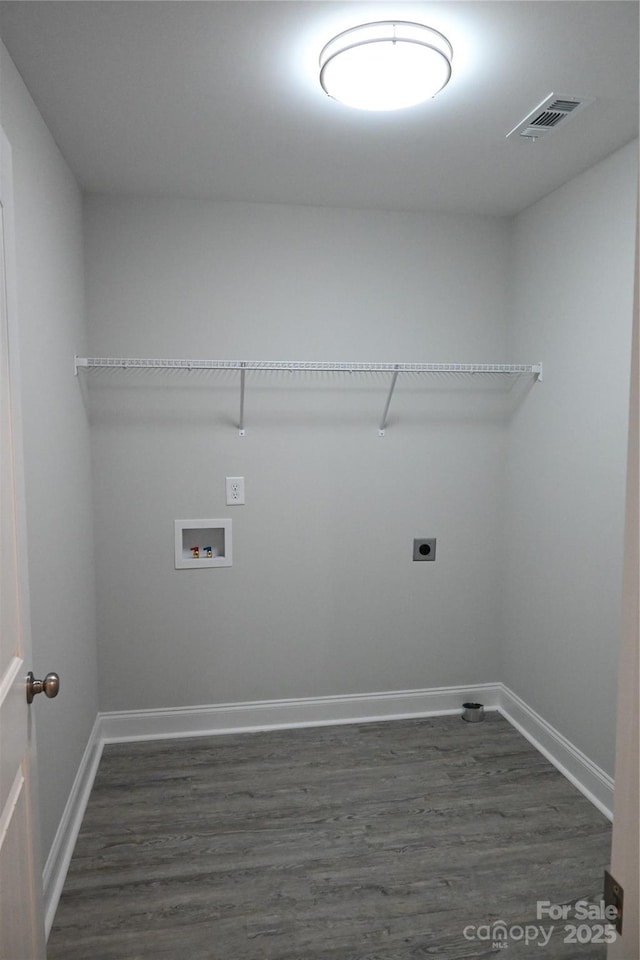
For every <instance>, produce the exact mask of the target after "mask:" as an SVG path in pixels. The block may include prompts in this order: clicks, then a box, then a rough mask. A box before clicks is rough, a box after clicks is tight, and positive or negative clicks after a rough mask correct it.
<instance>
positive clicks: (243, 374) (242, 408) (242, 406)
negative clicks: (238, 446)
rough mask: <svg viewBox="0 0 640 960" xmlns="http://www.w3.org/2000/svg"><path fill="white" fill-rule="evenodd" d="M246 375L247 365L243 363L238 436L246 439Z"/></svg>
mask: <svg viewBox="0 0 640 960" xmlns="http://www.w3.org/2000/svg"><path fill="white" fill-rule="evenodd" d="M245 374H246V365H245V364H244V363H243V364H242V367H241V368H240V422H239V423H238V436H239V437H244V435H245V431H244V378H245Z"/></svg>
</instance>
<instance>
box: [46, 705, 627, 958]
mask: <svg viewBox="0 0 640 960" xmlns="http://www.w3.org/2000/svg"><path fill="white" fill-rule="evenodd" d="M609 849H610V824H609V822H608V821H607V820H606V818H605V817H604V816H602V815H601V814H600V813H599V812H598V811H597V810H596V809H595V807H593V806H592V804H590V803H589V802H588V801H587V800H586V799H585V798H584V797H583V796H582V795H581V794H580V793H579V792H578V791H577V790H576V789H575V788H574V787H573V786H572V785H571V784H570V783H569V782H568V781H567V780H566V779H565V778H564V777H563V776H562V775H561V774H560V773H558V771H557V770H555V768H554V767H553V766H552V765H551V764H550V763H549V762H548V761H547V760H545V758H544V757H542V756H541V755H540V754H539V753H538V752H537V751H536V750H535V749H534V748H533V747H532V746H531V745H530V744H529V743H528V742H527V741H526V740H525V738H524V737H522V736H521V735H520V734H519V733H518V732H517V731H516V730H514V729H513V728H512V727H511V726H510V724H508V723H507V722H506V721H505V720H504V719H503V718H502V717H500V716H499V715H498V714H495V713H493V714H488V715H487V717H486V719H485V721H484V722H482V723H475V724H468V723H465V722H464V721H462V720H461V719H460V718H459V717H455V716H454V717H435V718H430V719H424V720H407V721H405V720H401V721H390V722H386V723H370V724H354V725H348V726H332V727H315V728H307V729H301V730H279V731H271V732H265V733H254V734H240V735H230V736H215V737H201V738H193V739H185V740H164V741H159V740H155V741H150V742H143V743H122V744H111V745H107V746H106V747H105V750H104V755H103V759H102V761H101V764H100V767H99V770H98V775H97V778H96V781H95V785H94V788H93V791H92V793H91V798H90V800H89V804H88V807H87V811H86V815H85V818H84V821H83V825H82V829H81V831H80V835H79V838H78V842H77V845H76V849H75V853H74V856H73V859H72V862H71V867H70V869H69V873H68V876H67V880H66V884H65V887H64V891H63V894H62V898H61V901H60V906H59V909H58V912H57V916H56V920H55V923H54V927H53V930H52V933H51V937H50V940H49V946H48V957H49V960H183V958H184V960H418V958H420V960H429V958H432V960H433V958H440V960H466V958H474V960H475V958H489V957H491V958H495V957H496V956H504V957H508V958H509V960H513V958H516V957H538V958H540V960H560V958H562V960H573V958H575V960H587V958H588V960H591V958H594V960H595V958H598V960H604V957H605V956H606V948H605V946H604V945H598V944H594V943H583V944H580V943H575V944H570V943H564V942H563V941H564V938H565V936H566V935H567V933H569V934H570V932H571V931H570V930H569V931H566V930H565V929H564V924H563V923H562V922H560V923H558V922H555V923H553V922H552V921H549V920H548V919H546V918H545V919H544V920H542V921H540V920H537V919H536V902H537V901H538V900H546V901H550V902H551V903H553V904H563V903H571V902H573V901H576V900H579V899H583V898H584V899H590V900H599V899H600V897H601V893H602V876H603V869H604V868H605V867H606V866H608V863H609ZM570 919H571V918H570ZM498 920H503V921H504V922H505V924H506V925H507V930H508V931H509V940H508V941H507V942H508V947H507V948H506V949H502V950H497V949H496V948H494V944H493V942H492V941H491V940H487V939H479V938H478V937H477V936H474V930H472V929H470V927H472V926H473V927H478V926H480V928H481V929H480V931H479V933H480V934H482V935H483V936H485V935H486V934H487V933H488V931H487V928H486V927H487V924H491V923H494V922H495V921H498ZM527 924H529V925H532V926H533V927H535V928H536V929H537V928H539V927H540V925H541V924H542V926H543V927H544V929H545V931H546V930H548V928H549V927H550V926H551V925H553V926H554V927H555V929H554V931H553V933H552V935H551V939H550V941H549V943H548V945H547V946H546V947H544V948H542V947H540V946H539V945H538V942H537V941H532V942H531V943H530V944H529V945H528V946H525V944H524V942H523V940H522V939H519V937H521V936H522V935H523V934H524V928H525V925H527ZM514 925H515V926H514ZM577 925H578V923H577ZM590 926H591V927H592V931H593V932H592V933H590V931H589V930H588V929H586V933H585V924H584V921H582V927H583V930H582V931H581V936H582V938H583V939H584V937H585V936H586V935H587V934H589V935H590V936H595V937H598V931H597V925H595V924H590ZM465 929H466V932H467V936H466V937H465V935H464V931H465ZM521 930H522V931H523V933H522V934H521V933H520V931H521ZM512 933H513V937H512V936H511V934H512ZM541 936H542V934H538V940H539V938H540V937H541Z"/></svg>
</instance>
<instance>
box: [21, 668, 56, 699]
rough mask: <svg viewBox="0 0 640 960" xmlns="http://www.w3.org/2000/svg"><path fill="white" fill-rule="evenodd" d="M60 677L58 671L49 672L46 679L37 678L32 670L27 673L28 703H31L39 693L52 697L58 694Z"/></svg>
mask: <svg viewBox="0 0 640 960" xmlns="http://www.w3.org/2000/svg"><path fill="white" fill-rule="evenodd" d="M59 689H60V677H59V676H58V674H57V673H48V674H47V675H46V677H45V678H44V680H36V678H35V677H34V675H33V673H32V672H31V670H29V673H28V674H27V703H31V702H32V701H33V698H34V697H35V696H36V694H38V693H44V695H45V697H49V698H50V699H51V698H53V697H57V696H58V691H59Z"/></svg>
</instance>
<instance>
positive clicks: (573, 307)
mask: <svg viewBox="0 0 640 960" xmlns="http://www.w3.org/2000/svg"><path fill="white" fill-rule="evenodd" d="M636 178H637V143H635V144H631V145H630V146H628V147H625V148H624V149H623V150H620V151H618V152H617V153H615V154H613V155H612V156H611V157H609V158H608V159H607V160H605V161H604V162H603V163H601V164H598V165H597V166H595V167H593V168H591V169H590V170H588V171H587V172H586V173H584V174H583V175H582V176H580V177H577V178H576V179H574V180H572V181H571V182H570V183H569V184H567V185H566V186H564V187H563V188H561V189H560V190H557V191H556V192H555V193H553V194H551V195H550V196H548V197H547V198H545V199H544V200H542V201H541V202H540V203H538V204H536V205H535V206H533V207H531V208H530V209H529V210H527V211H525V212H524V213H523V214H521V215H520V216H519V217H518V218H517V219H516V221H515V224H514V237H513V240H514V247H513V250H514V270H513V294H514V310H513V319H512V322H511V324H510V326H509V331H510V341H511V352H512V353H513V354H514V355H518V356H521V355H522V356H527V357H529V356H533V357H539V358H541V359H543V360H544V364H545V380H544V383H543V384H541V385H540V386H539V388H537V389H536V391H535V402H530V403H526V404H524V405H522V406H520V407H519V408H518V409H517V410H516V412H515V415H514V417H513V421H512V424H511V429H510V437H509V448H508V449H509V457H508V486H507V490H508V497H507V521H506V524H505V532H506V540H505V559H506V565H505V576H504V587H505V589H504V594H503V596H504V600H505V606H504V641H503V652H502V663H501V669H500V677H501V679H503V680H504V681H505V682H506V683H507V684H508V685H509V686H510V687H511V688H512V689H513V690H514V691H515V692H516V693H517V694H519V695H520V696H521V697H522V698H523V699H524V700H525V701H526V702H527V703H529V704H530V705H531V706H532V707H533V708H534V709H535V710H537V711H538V712H539V713H540V714H541V715H542V716H543V717H544V718H545V719H546V720H547V721H549V722H550V723H551V724H553V725H554V726H555V727H557V729H559V730H560V731H561V732H562V733H563V734H564V735H565V736H567V737H568V738H569V739H570V740H571V741H572V742H573V743H574V744H576V746H578V747H579V748H581V749H582V750H583V751H584V752H585V753H587V754H588V756H589V757H590V758H591V759H592V760H594V761H595V762H596V763H598V764H599V765H601V766H602V767H603V768H604V769H605V770H607V771H608V772H609V773H610V774H613V760H614V746H615V727H616V686H617V658H618V647H619V640H620V633H621V590H622V542H623V525H624V496H625V479H626V474H625V468H626V453H627V450H626V447H627V417H628V395H629V367H630V348H631V317H632V298H633V265H634V247H635V210H636V206H635V196H636V183H637V179H636Z"/></svg>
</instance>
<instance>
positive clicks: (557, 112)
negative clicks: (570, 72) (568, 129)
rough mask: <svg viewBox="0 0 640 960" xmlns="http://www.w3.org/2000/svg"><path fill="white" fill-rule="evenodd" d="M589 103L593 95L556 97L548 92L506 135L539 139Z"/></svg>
mask: <svg viewBox="0 0 640 960" xmlns="http://www.w3.org/2000/svg"><path fill="white" fill-rule="evenodd" d="M590 103H593V97H579V98H578V97H557V96H556V95H555V93H550V94H549V96H548V97H546V98H545V99H544V100H543V101H542V103H539V104H538V106H537V107H536V108H535V110H532V111H531V113H530V114H528V116H526V117H525V118H524V120H521V121H520V123H518V124H517V125H516V126H515V127H514V128H513V130H510V131H509V133H508V134H507V137H522V138H523V139H524V140H539V139H540V138H541V137H546V136H547V134H549V133H550V132H551V131H552V130H557V128H558V127H559V126H564V125H565V124H566V123H568V121H569V120H570V119H571V117H575V115H576V113H579V112H580V111H581V110H582V109H584V107H586V106H588V105H589V104H590Z"/></svg>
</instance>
